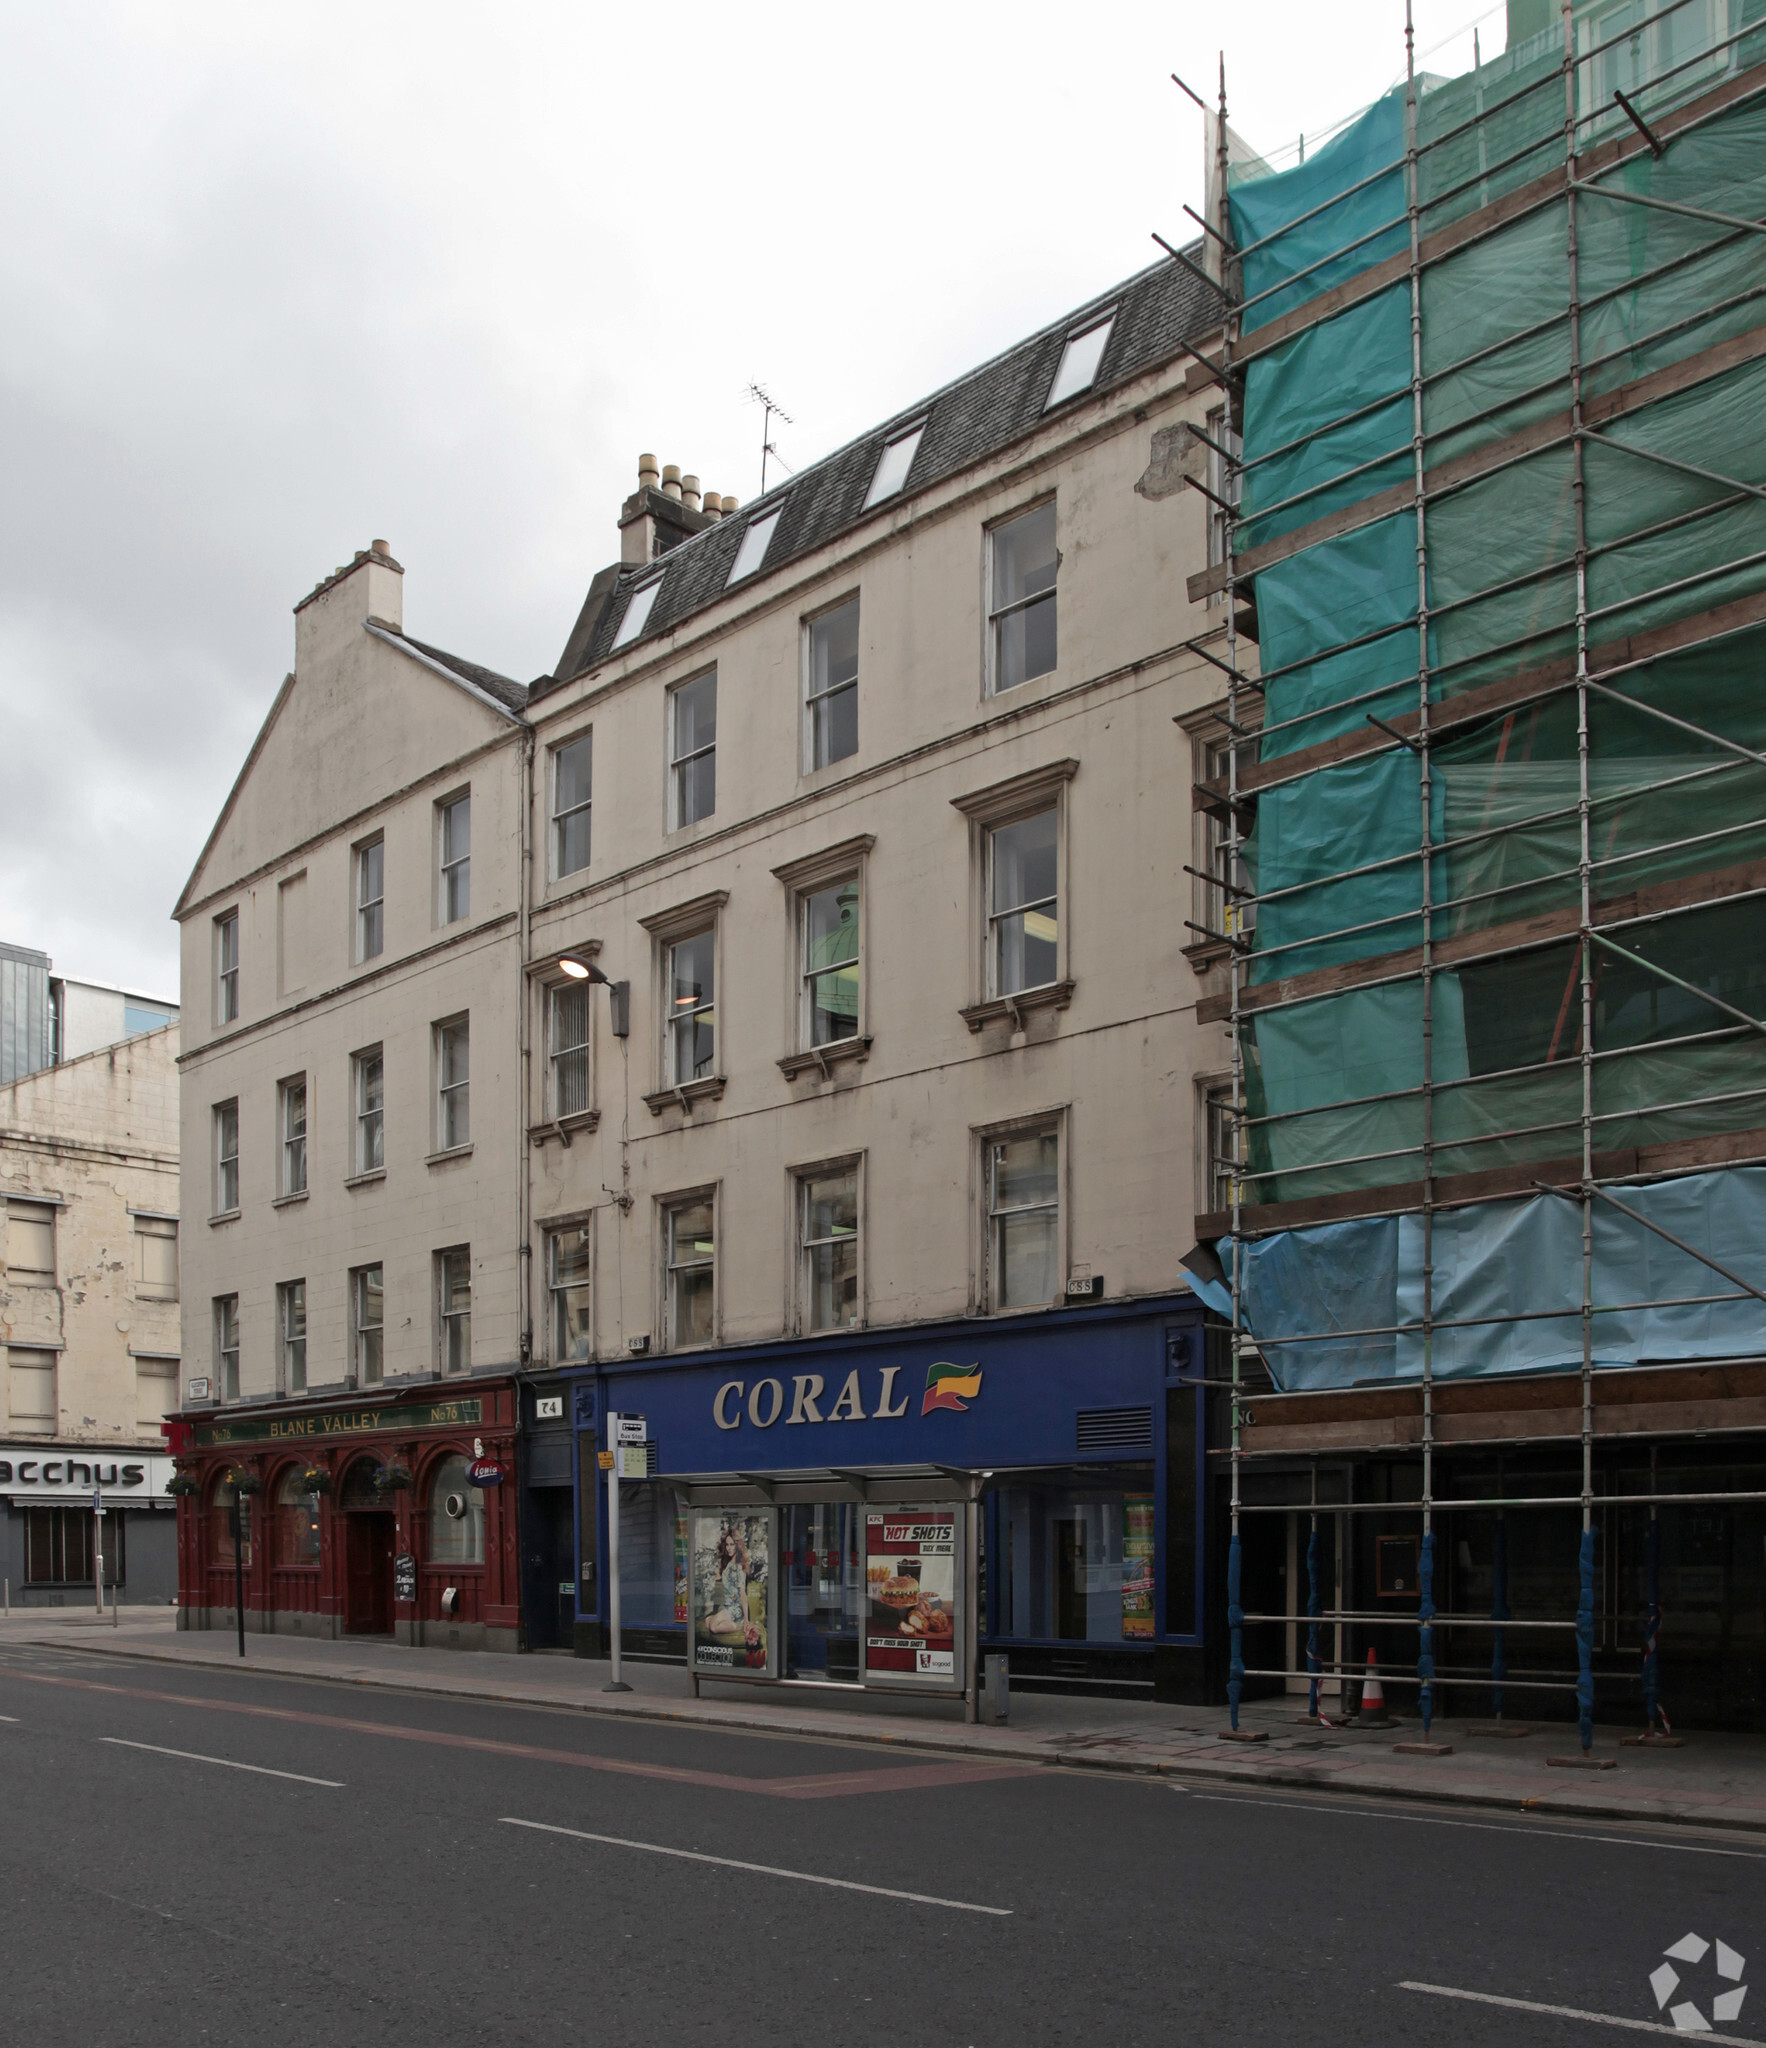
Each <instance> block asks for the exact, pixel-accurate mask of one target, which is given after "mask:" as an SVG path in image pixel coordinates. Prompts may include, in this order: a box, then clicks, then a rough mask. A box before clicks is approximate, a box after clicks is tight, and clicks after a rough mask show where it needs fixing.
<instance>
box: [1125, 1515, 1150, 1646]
mask: <svg viewBox="0 0 1766 2048" xmlns="http://www.w3.org/2000/svg"><path fill="white" fill-rule="evenodd" d="M1122 1633H1123V1636H1124V1637H1125V1638H1126V1639H1127V1640H1129V1641H1131V1642H1133V1641H1145V1642H1151V1641H1152V1639H1153V1496H1152V1495H1151V1494H1150V1493H1131V1494H1130V1495H1129V1496H1128V1498H1127V1499H1126V1500H1125V1501H1124V1502H1123V1503H1122Z"/></svg>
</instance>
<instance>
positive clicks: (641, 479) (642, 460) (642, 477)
mask: <svg viewBox="0 0 1766 2048" xmlns="http://www.w3.org/2000/svg"><path fill="white" fill-rule="evenodd" d="M661 481H662V472H661V470H659V469H658V468H657V467H656V457H655V456H654V455H640V456H639V457H638V489H639V490H641V491H653V490H655V488H656V486H657V485H658V484H659V483H661Z"/></svg>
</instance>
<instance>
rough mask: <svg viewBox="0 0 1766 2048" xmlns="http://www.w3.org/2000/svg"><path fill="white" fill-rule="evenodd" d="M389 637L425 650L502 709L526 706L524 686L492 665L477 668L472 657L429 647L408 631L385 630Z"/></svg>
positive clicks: (422, 652) (523, 708)
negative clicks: (498, 671) (492, 698)
mask: <svg viewBox="0 0 1766 2048" xmlns="http://www.w3.org/2000/svg"><path fill="white" fill-rule="evenodd" d="M387 638H388V639H389V640H402V641H403V642H404V643H405V645H406V646H407V647H414V648H416V650H417V652H418V653H419V654H427V655H428V656H429V658H430V660H431V661H438V662H440V663H441V665H442V667H443V668H448V669H452V670H453V672H454V673H455V675H457V676H462V677H464V678H465V680H466V681H467V682H469V683H472V684H474V685H475V686H476V687H477V688H478V689H481V690H482V691H484V693H485V695H486V696H487V697H494V698H496V700H497V702H498V703H499V704H501V705H502V706H503V707H504V708H505V709H506V710H509V711H513V712H514V713H516V715H517V716H519V715H520V714H521V712H523V711H524V710H525V709H526V708H527V697H528V686H527V685H526V684H525V683H516V682H511V681H510V679H509V678H508V677H507V676H500V675H498V673H497V672H496V670H495V669H494V668H480V667H479V665H478V663H477V662H475V661H463V660H462V659H461V658H460V656H459V655H457V654H449V653H448V652H447V651H446V649H445V648H441V647H431V646H430V645H429V643H428V642H427V641H426V640H413V639H412V637H411V636H410V634H409V633H393V632H390V631H389V632H388V634H387Z"/></svg>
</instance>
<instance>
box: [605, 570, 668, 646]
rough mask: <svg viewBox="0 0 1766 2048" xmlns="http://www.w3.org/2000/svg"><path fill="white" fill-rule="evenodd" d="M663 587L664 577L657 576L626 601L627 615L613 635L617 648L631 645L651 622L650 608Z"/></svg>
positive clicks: (635, 591) (642, 585)
mask: <svg viewBox="0 0 1766 2048" xmlns="http://www.w3.org/2000/svg"><path fill="white" fill-rule="evenodd" d="M661 588H662V578H661V577H660V576H657V577H653V578H652V579H651V581H650V582H648V583H644V584H640V585H639V587H638V588H637V589H636V590H634V591H633V592H632V594H631V596H630V598H628V599H627V601H626V608H625V617H624V618H623V619H621V620H620V622H619V631H618V632H617V633H615V634H614V636H613V644H614V647H615V648H620V647H629V646H630V645H631V644H632V642H633V641H634V640H635V639H637V637H638V635H639V634H640V633H642V632H643V630H644V628H645V627H646V626H647V625H648V624H649V623H650V608H651V606H652V605H654V604H655V602H656V593H657V592H658V591H659V590H660V589H661Z"/></svg>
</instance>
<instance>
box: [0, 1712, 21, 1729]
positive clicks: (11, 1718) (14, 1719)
mask: <svg viewBox="0 0 1766 2048" xmlns="http://www.w3.org/2000/svg"><path fill="white" fill-rule="evenodd" d="M0 1721H6V1722H9V1723H10V1724H11V1725H12V1726H13V1727H14V1728H16V1727H17V1726H18V1716H17V1715H16V1714H0Z"/></svg>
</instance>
